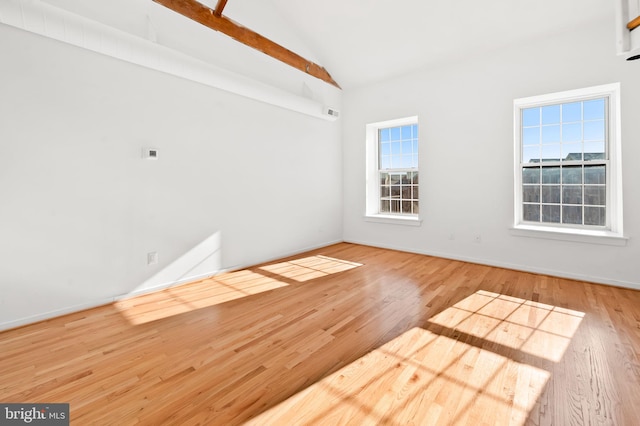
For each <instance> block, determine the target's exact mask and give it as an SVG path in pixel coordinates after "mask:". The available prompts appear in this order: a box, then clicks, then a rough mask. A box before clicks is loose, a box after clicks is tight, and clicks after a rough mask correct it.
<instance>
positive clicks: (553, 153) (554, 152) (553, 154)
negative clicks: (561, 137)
mask: <svg viewBox="0 0 640 426" xmlns="http://www.w3.org/2000/svg"><path fill="white" fill-rule="evenodd" d="M542 161H543V162H544V161H560V144H553V145H542Z"/></svg>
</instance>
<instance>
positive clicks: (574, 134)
mask: <svg viewBox="0 0 640 426" xmlns="http://www.w3.org/2000/svg"><path fill="white" fill-rule="evenodd" d="M581 140H582V125H581V123H571V124H563V125H562V142H579V141H581Z"/></svg>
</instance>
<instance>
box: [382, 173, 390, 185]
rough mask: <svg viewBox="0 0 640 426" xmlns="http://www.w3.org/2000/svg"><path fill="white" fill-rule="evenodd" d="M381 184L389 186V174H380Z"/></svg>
mask: <svg viewBox="0 0 640 426" xmlns="http://www.w3.org/2000/svg"><path fill="white" fill-rule="evenodd" d="M380 184H381V185H384V184H389V173H380Z"/></svg>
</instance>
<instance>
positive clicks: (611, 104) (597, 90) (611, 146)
mask: <svg viewBox="0 0 640 426" xmlns="http://www.w3.org/2000/svg"><path fill="white" fill-rule="evenodd" d="M602 97H606V98H607V99H608V114H607V131H608V135H607V142H606V143H607V146H606V148H605V151H607V153H608V156H607V159H606V160H605V162H606V197H607V199H606V225H605V226H603V227H594V226H585V225H566V224H552V223H540V224H538V223H531V222H524V221H523V220H522V217H523V213H522V205H523V200H522V191H523V189H522V185H523V183H522V168H521V166H522V163H521V161H522V126H521V124H522V123H521V118H522V110H524V109H527V108H532V107H542V106H547V105H553V104H561V103H570V102H576V101H584V100H588V99H594V98H602ZM513 105H514V108H513V109H514V224H513V228H511V233H512V235H516V236H525V237H540V238H550V239H559V240H568V241H577V242H588V243H598V244H609V245H625V244H626V240H627V239H626V238H625V237H624V234H623V217H622V167H621V164H622V161H621V160H622V159H621V145H622V144H621V138H620V135H621V125H620V83H613V84H606V85H602V86H595V87H588V88H584V89H577V90H569V91H564V92H557V93H550V94H546V95H540V96H532V97H527V98H521V99H516V100H514V103H513Z"/></svg>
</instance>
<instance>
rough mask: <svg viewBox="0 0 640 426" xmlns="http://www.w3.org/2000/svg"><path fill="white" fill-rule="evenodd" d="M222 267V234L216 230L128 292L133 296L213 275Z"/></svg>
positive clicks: (128, 295) (128, 294)
mask: <svg viewBox="0 0 640 426" xmlns="http://www.w3.org/2000/svg"><path fill="white" fill-rule="evenodd" d="M221 269H222V236H221V233H220V231H216V232H214V233H213V234H211V235H210V236H209V237H207V238H206V239H205V240H203V241H202V242H200V243H199V244H198V245H196V246H195V247H193V248H192V249H191V250H189V251H187V252H186V253H184V254H183V255H182V256H180V257H179V258H177V259H176V260H174V261H173V262H171V263H170V264H169V265H168V266H166V267H164V268H163V269H162V270H160V271H159V272H157V273H156V274H155V275H153V276H152V277H151V278H149V279H147V280H145V281H144V282H143V283H142V284H140V285H139V286H137V287H136V288H134V289H133V290H132V291H130V292H129V293H127V294H126V295H125V296H124V297H131V296H135V295H139V294H143V293H149V292H152V291H157V290H160V289H163V288H167V287H171V286H173V285H176V284H181V283H184V282H187V281H193V280H197V279H201V278H206V277H209V276H212V275H214V274H216V273H218V272H220V270H221Z"/></svg>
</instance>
